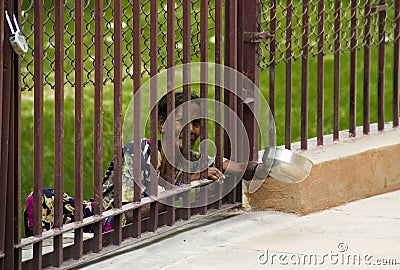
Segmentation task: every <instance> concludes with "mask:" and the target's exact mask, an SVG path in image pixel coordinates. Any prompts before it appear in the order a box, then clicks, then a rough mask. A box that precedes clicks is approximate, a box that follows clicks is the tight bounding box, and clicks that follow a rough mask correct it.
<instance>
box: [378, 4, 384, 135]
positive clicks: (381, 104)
mask: <svg viewBox="0 0 400 270" xmlns="http://www.w3.org/2000/svg"><path fill="white" fill-rule="evenodd" d="M379 4H380V5H381V6H382V7H385V8H382V9H381V10H379V27H378V28H379V30H378V31H379V42H378V130H379V131H381V130H383V129H384V128H385V46H386V43H385V32H386V31H385V27H386V0H380V1H379Z"/></svg>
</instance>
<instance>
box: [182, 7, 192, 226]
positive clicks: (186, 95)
mask: <svg viewBox="0 0 400 270" xmlns="http://www.w3.org/2000/svg"><path fill="white" fill-rule="evenodd" d="M190 40H191V20H190V1H187V0H186V1H183V64H184V65H185V64H189V63H190V62H191V56H190V45H191V42H190ZM189 100H190V66H189V65H187V66H186V65H185V66H184V67H183V102H184V106H183V108H182V109H183V111H184V113H183V121H184V123H187V122H188V121H189V115H191V110H190V106H189V103H187V102H188V101H189ZM192 120H193V119H192ZM182 132H183V142H182V144H183V149H182V151H183V157H184V158H185V159H186V160H190V150H191V149H190V129H189V125H186V126H185V127H184V128H183V130H182ZM182 164H185V166H183V182H184V183H185V184H190V173H189V169H190V168H189V166H190V165H189V163H187V162H183V163H182ZM187 165H189V166H187ZM182 197H183V207H184V209H183V212H182V215H183V216H182V219H183V220H188V219H189V218H190V192H185V193H183V194H182Z"/></svg>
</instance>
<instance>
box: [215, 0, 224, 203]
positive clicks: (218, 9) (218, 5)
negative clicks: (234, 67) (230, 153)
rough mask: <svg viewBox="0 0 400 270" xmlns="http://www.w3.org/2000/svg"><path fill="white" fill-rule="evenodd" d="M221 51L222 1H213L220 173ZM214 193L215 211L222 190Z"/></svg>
mask: <svg viewBox="0 0 400 270" xmlns="http://www.w3.org/2000/svg"><path fill="white" fill-rule="evenodd" d="M221 50H222V0H216V1H215V63H216V68H215V85H216V86H215V90H214V91H215V142H216V148H217V153H216V157H215V167H216V168H217V169H219V170H220V171H221V172H222V164H223V153H222V140H223V139H222V126H221V123H222V114H221V104H220V103H221V101H222V90H221V87H220V86H218V85H221V84H222V70H221V67H220V66H219V65H220V64H221V63H222V57H221ZM215 193H216V194H217V196H218V201H216V204H215V207H216V208H217V209H219V208H221V206H222V188H221V187H220V186H217V187H216V191H215Z"/></svg>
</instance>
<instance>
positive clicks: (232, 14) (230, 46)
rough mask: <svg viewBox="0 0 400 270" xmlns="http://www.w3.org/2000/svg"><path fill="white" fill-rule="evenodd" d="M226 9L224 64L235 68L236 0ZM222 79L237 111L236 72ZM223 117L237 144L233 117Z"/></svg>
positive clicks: (232, 155) (234, 152) (229, 199)
mask: <svg viewBox="0 0 400 270" xmlns="http://www.w3.org/2000/svg"><path fill="white" fill-rule="evenodd" d="M226 9H227V10H228V11H225V20H226V22H225V24H226V30H225V31H226V32H225V35H228V36H229V38H226V42H227V49H226V50H227V53H226V55H225V57H226V58H225V65H227V66H228V67H230V68H232V69H234V70H236V69H237V36H238V23H237V18H238V12H237V0H229V1H228V2H226ZM224 80H225V83H226V85H227V86H228V87H227V88H228V89H229V90H230V91H229V92H228V94H227V96H228V99H227V102H228V105H229V108H230V109H231V110H232V111H233V112H237V94H236V90H237V89H236V88H237V78H236V74H235V73H233V72H230V73H229V74H228V77H227V76H225V78H224ZM224 119H225V121H227V122H228V127H227V129H228V130H230V131H231V132H230V138H229V139H228V142H230V145H233V146H237V136H236V130H237V123H236V119H235V118H234V117H225V118H224ZM225 123H226V122H225ZM229 150H230V151H229V152H230V153H229V154H230V156H229V159H231V160H233V161H235V162H237V154H238V153H237V152H238V151H237V148H236V147H230V149H229ZM232 181H234V182H236V181H235V180H234V179H232ZM232 188H233V187H232ZM236 191H237V190H236V188H233V189H232V191H230V192H229V193H228V195H227V197H226V199H227V202H229V203H233V202H235V201H236Z"/></svg>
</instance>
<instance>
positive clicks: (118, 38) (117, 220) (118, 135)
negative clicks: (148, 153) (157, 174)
mask: <svg viewBox="0 0 400 270" xmlns="http://www.w3.org/2000/svg"><path fill="white" fill-rule="evenodd" d="M113 13H114V207H115V208H121V207H122V48H121V46H122V1H121V0H115V1H114V12H113ZM137 37H138V36H135V38H134V40H135V39H136V38H137ZM134 55H140V54H138V53H135V54H134ZM136 67H137V66H136ZM138 126H139V125H138ZM135 143H137V144H138V143H140V142H135ZM139 172H140V171H139ZM113 227H114V228H113V229H114V245H120V244H121V242H122V219H121V215H116V216H115V217H114V226H113Z"/></svg>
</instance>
